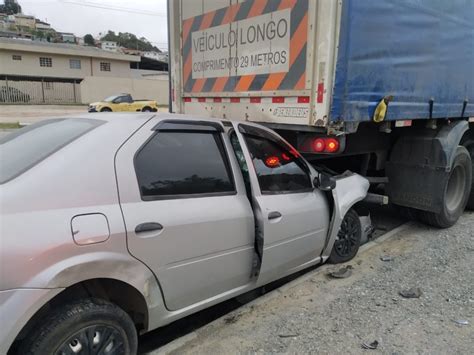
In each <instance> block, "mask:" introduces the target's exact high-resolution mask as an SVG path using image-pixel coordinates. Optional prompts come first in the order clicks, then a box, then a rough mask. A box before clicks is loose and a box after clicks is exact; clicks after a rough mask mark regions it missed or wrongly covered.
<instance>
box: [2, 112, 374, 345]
mask: <svg viewBox="0 0 474 355" xmlns="http://www.w3.org/2000/svg"><path fill="white" fill-rule="evenodd" d="M0 167H1V169H0V201H1V234H0V238H1V240H0V242H1V244H0V245H1V251H0V253H1V254H0V263H1V264H0V276H1V277H0V317H1V323H2V326H1V327H0V354H6V353H7V352H9V351H10V352H18V353H20V354H134V353H136V351H137V334H141V333H144V332H147V331H150V330H153V329H156V328H158V327H161V326H164V325H166V324H168V323H170V322H173V321H175V320H177V319H179V318H183V317H185V316H187V315H189V314H191V313H194V312H197V311H199V310H202V309H204V308H206V307H209V306H211V305H214V304H216V303H219V302H222V301H224V300H227V299H229V298H232V297H235V296H237V295H240V294H242V293H245V292H247V291H250V290H252V289H255V288H258V287H260V286H262V285H265V284H267V283H269V282H272V281H274V280H276V279H278V278H281V277H284V276H286V275H289V274H292V273H295V272H297V271H299V270H302V269H304V268H307V267H309V266H312V265H315V264H320V263H323V262H325V261H327V260H330V261H332V262H344V261H347V260H349V259H351V258H352V257H354V255H355V254H356V253H357V250H358V247H359V243H360V238H361V227H360V221H359V219H358V216H357V214H356V213H355V212H354V208H353V207H354V205H355V204H356V203H357V202H359V201H361V200H362V199H364V198H365V196H366V194H367V190H368V186H369V183H368V181H367V180H366V179H364V178H363V177H361V176H359V175H356V174H351V173H346V174H344V175H341V176H335V177H332V176H329V175H327V174H325V173H323V172H319V171H317V170H315V169H314V168H313V167H312V166H311V165H310V164H308V163H307V161H305V159H303V158H302V157H301V156H300V154H299V153H298V152H297V151H296V150H295V149H294V148H293V147H292V146H290V145H289V144H288V143H287V142H286V141H285V140H283V139H282V138H281V137H280V136H278V135H277V134H276V133H274V132H273V131H271V130H269V129H267V128H264V127H262V126H259V125H255V124H250V123H243V122H231V121H227V120H209V119H198V118H195V117H189V116H180V115H170V114H145V113H143V114H110V115H107V117H105V116H103V115H100V116H97V115H88V116H79V117H74V118H67V119H51V120H46V121H43V122H41V123H38V124H35V125H32V126H29V127H27V128H23V129H21V130H19V131H17V132H15V133H11V134H10V135H8V136H6V137H4V138H3V139H2V140H0Z"/></svg>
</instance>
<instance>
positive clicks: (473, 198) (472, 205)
mask: <svg viewBox="0 0 474 355" xmlns="http://www.w3.org/2000/svg"><path fill="white" fill-rule="evenodd" d="M467 149H468V151H469V154H470V155H471V163H472V183H471V195H470V196H469V200H468V201H467V208H468V209H470V210H471V211H474V142H471V144H470V145H469V146H467Z"/></svg>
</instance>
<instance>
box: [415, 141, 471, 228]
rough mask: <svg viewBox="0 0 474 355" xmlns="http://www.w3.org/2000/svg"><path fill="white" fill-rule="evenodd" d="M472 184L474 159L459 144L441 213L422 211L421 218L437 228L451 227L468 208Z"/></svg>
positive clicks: (446, 184)
mask: <svg viewBox="0 0 474 355" xmlns="http://www.w3.org/2000/svg"><path fill="white" fill-rule="evenodd" d="M471 185H472V161H471V156H470V154H469V152H468V150H467V149H466V148H465V147H463V146H459V147H458V148H457V150H456V155H455V157H454V161H453V165H452V167H451V173H450V175H449V178H448V179H447V181H446V183H445V186H440V188H442V189H443V190H444V197H443V202H442V210H441V212H439V213H435V212H427V211H420V212H419V217H420V220H421V221H423V222H425V223H426V224H429V225H431V226H433V227H437V228H449V227H451V226H452V225H454V224H455V223H456V222H457V221H458V219H459V217H461V215H462V213H463V212H464V209H465V208H466V205H467V202H468V199H469V195H470V193H471Z"/></svg>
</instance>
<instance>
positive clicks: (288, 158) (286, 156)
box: [281, 153, 291, 161]
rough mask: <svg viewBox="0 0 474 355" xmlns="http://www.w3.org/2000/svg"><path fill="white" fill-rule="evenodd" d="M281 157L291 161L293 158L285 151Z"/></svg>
mask: <svg viewBox="0 0 474 355" xmlns="http://www.w3.org/2000/svg"><path fill="white" fill-rule="evenodd" d="M281 157H282V158H283V160H286V161H290V160H291V158H290V157H289V156H288V155H287V154H286V153H283V154H282V155H281Z"/></svg>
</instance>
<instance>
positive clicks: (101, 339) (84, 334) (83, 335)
mask: <svg viewBox="0 0 474 355" xmlns="http://www.w3.org/2000/svg"><path fill="white" fill-rule="evenodd" d="M125 344H126V339H125V338H124V336H123V334H122V333H121V332H120V331H119V330H118V329H117V328H115V327H112V326H110V325H92V326H88V327H85V328H82V329H80V330H79V331H77V332H76V333H74V334H73V335H72V336H70V337H69V338H68V339H67V340H66V341H65V342H64V343H62V344H61V345H60V346H59V348H58V350H57V351H56V355H76V354H88V355H89V354H90V355H107V354H113V355H115V354H125Z"/></svg>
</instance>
